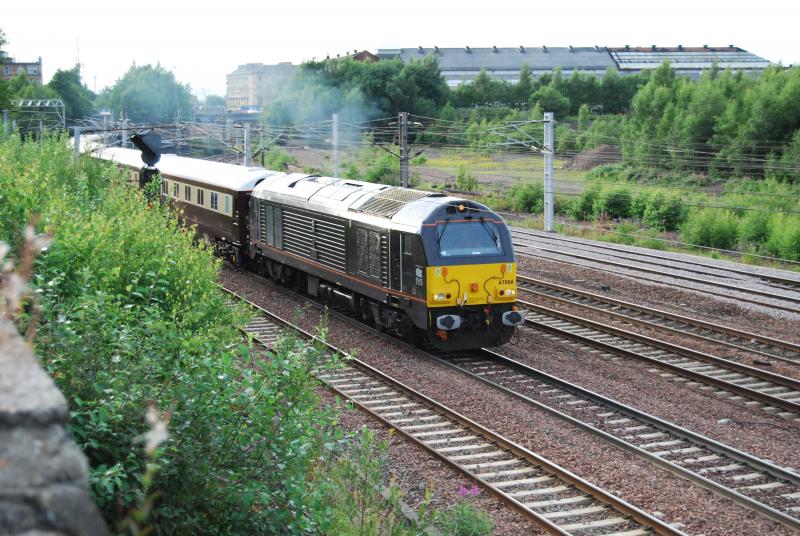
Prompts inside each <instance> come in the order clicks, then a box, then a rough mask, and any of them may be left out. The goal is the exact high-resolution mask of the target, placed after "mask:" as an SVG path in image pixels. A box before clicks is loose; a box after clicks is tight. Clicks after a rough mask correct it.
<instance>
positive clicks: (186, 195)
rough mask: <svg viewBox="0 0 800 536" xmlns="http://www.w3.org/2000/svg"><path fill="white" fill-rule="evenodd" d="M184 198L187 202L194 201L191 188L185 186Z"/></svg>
mask: <svg viewBox="0 0 800 536" xmlns="http://www.w3.org/2000/svg"><path fill="white" fill-rule="evenodd" d="M183 198H184V199H186V200H187V201H191V200H192V187H191V186H184V187H183Z"/></svg>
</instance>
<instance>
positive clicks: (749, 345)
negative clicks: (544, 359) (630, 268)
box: [517, 275, 800, 365]
mask: <svg viewBox="0 0 800 536" xmlns="http://www.w3.org/2000/svg"><path fill="white" fill-rule="evenodd" d="M520 283H521V284H520ZM526 285H532V286H535V287H540V288H544V289H546V290H551V291H554V292H558V293H560V294H562V295H561V296H559V295H554V294H551V293H549V292H542V291H538V290H535V289H533V288H530V287H527V286H526ZM517 286H518V288H519V289H521V290H524V291H526V292H531V293H534V294H538V295H540V296H544V297H546V298H547V299H550V300H554V301H558V302H560V303H564V304H569V305H574V306H577V307H582V308H586V309H590V310H593V311H597V312H601V313H603V314H606V315H609V316H613V317H615V318H618V319H621V320H624V321H625V322H633V323H636V324H639V325H643V326H647V327H654V328H658V329H663V330H666V331H670V332H671V333H675V334H678V335H683V336H686V335H688V336H691V337H695V338H698V339H701V340H704V341H709V342H713V343H716V344H722V345H724V346H728V347H730V348H736V349H738V350H743V351H746V352H751V353H756V354H759V355H762V356H765V357H769V358H774V359H778V360H781V361H785V362H787V363H792V364H795V365H798V364H800V344H795V343H793V342H789V341H784V340H780V339H774V338H772V337H767V336H765V335H759V334H756V333H751V332H747V331H742V330H738V329H734V328H730V327H727V326H723V325H720V324H712V323H710V322H705V321H703V320H699V319H696V318H690V317H687V316H682V315H678V314H675V313H670V312H667V311H664V310H661V309H654V308H651V307H646V306H644V305H638V304H634V303H630V302H625V301H622V300H617V299H614V298H610V297H608V296H603V295H600V294H595V293H591V292H587V291H584V290H580V289H576V288H572V287H567V286H563V285H558V284H555V283H550V282H547V281H541V280H538V279H534V278H531V277H527V276H524V275H517ZM563 295H568V296H569V295H573V296H576V297H578V298H584V299H587V300H591V301H594V302H595V303H600V304H601V305H602V304H605V305H608V306H611V307H614V308H617V310H614V309H607V308H605V307H601V306H596V305H594V304H587V303H583V302H581V301H577V300H573V299H570V298H569V297H564V296H563ZM620 309H623V310H629V311H633V312H638V313H641V314H644V315H649V316H651V317H654V318H660V319H664V320H667V321H671V322H676V323H678V324H680V326H681V327H680V328H676V327H672V326H669V325H667V324H662V323H658V322H652V321H649V320H647V319H643V318H640V317H636V316H634V315H632V314H626V313H625V312H620V311H619V310H620ZM687 328H699V329H701V330H705V331H706V332H711V333H715V334H718V335H717V337H711V336H709V335H703V334H701V333H695V332H693V331H691V330H687ZM724 336H728V337H733V338H735V339H737V342H733V341H730V340H727V339H726V338H724ZM760 347H766V348H767V349H768V350H770V351H768V350H767V349H762V348H760Z"/></svg>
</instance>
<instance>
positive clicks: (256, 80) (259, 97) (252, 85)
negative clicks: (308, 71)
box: [225, 63, 297, 113]
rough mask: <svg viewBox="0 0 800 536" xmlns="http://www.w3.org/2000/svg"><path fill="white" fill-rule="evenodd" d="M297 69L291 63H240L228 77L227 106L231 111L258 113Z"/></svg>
mask: <svg viewBox="0 0 800 536" xmlns="http://www.w3.org/2000/svg"><path fill="white" fill-rule="evenodd" d="M295 69H297V66H296V65H292V64H291V63H279V64H277V65H264V64H263V63H247V64H245V65H240V66H239V67H238V68H237V69H236V70H235V71H233V72H232V73H230V74H229V75H228V77H227V94H226V96H225V108H226V109H227V110H228V111H229V112H250V113H258V112H260V111H261V108H262V107H263V106H264V104H266V103H267V102H269V101H271V100H272V99H274V98H275V96H276V95H277V93H278V88H279V87H280V84H281V83H282V82H283V81H284V80H286V79H287V78H288V77H289V76H290V75H291V74H292V73H294V71H295Z"/></svg>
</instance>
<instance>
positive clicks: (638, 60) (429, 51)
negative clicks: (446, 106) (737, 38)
mask: <svg viewBox="0 0 800 536" xmlns="http://www.w3.org/2000/svg"><path fill="white" fill-rule="evenodd" d="M337 57H338V56H337ZM343 57H347V55H345V56H343ZM349 57H351V58H353V59H355V60H356V61H369V62H375V61H378V60H389V59H397V58H399V59H400V60H402V61H404V62H409V61H413V60H419V59H423V58H426V57H434V58H436V60H437V61H438V63H439V69H440V70H441V73H442V76H443V77H444V79H445V80H446V81H447V84H448V85H450V86H451V87H455V86H458V85H460V84H464V83H470V82H472V81H473V80H475V77H476V76H478V73H479V72H480V71H481V70H482V69H484V70H486V72H487V73H488V74H489V76H491V77H492V78H494V79H496V80H505V81H508V82H511V83H516V82H518V81H519V73H520V70H521V69H522V66H523V65H527V66H528V68H530V70H531V74H532V75H533V77H534V78H537V77H539V76H542V75H543V74H548V73H552V72H553V71H554V70H555V69H557V68H558V69H561V73H562V75H563V76H565V77H568V76H571V75H572V73H573V72H579V73H583V74H586V75H594V76H597V77H602V76H604V75H605V73H606V72H607V71H608V70H609V69H615V70H616V71H617V72H619V74H621V75H627V74H633V73H639V72H642V71H646V70H649V69H655V68H657V67H658V66H660V65H661V64H662V63H664V62H665V61H667V62H669V63H670V65H671V66H672V68H673V69H674V70H675V71H676V73H677V74H678V75H680V76H687V77H691V78H694V79H697V78H699V77H700V74H701V73H702V72H703V71H704V70H707V69H711V68H712V67H713V66H714V65H716V66H717V67H718V68H720V69H732V70H734V71H742V72H744V73H746V74H750V75H757V74H759V73H761V72H762V71H763V70H764V69H766V68H767V66H769V64H770V62H769V61H767V60H765V59H764V58H761V57H759V56H757V55H755V54H753V53H751V52H748V51H746V50H743V49H741V48H738V47H735V46H733V45H729V46H727V47H709V46H706V45H704V46H701V47H684V46H682V45H678V46H677V47H657V46H655V45H653V46H650V47H630V46H624V47H616V48H614V47H599V46H594V47H573V46H569V47H548V46H537V47H526V46H518V47H511V48H508V47H494V46H493V47H488V48H472V47H469V46H465V47H463V48H439V47H433V48H425V47H421V46H420V47H416V48H396V49H379V50H378V52H377V54H372V53H370V52H368V51H362V52H358V51H354V52H353V54H350V55H349ZM297 68H298V66H296V65H292V64H291V63H279V64H277V65H264V64H262V63H248V64H245V65H240V66H239V67H238V68H237V69H236V70H235V71H234V72H232V73H230V74H229V75H228V79H227V87H228V89H227V95H226V110H227V111H228V112H229V113H239V114H247V113H258V112H259V111H260V110H261V109H262V107H263V106H264V105H265V104H268V103H269V102H270V101H271V100H272V99H273V98H274V97H275V95H276V94H277V91H278V88H279V86H280V84H281V83H282V82H283V81H284V80H285V79H286V78H287V77H288V76H290V75H291V74H292V73H293V72H294V70H295V69H297Z"/></svg>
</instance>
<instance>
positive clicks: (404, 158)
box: [398, 112, 408, 188]
mask: <svg viewBox="0 0 800 536" xmlns="http://www.w3.org/2000/svg"><path fill="white" fill-rule="evenodd" d="M398 123H399V125H400V180H401V181H402V183H403V188H408V112H400V116H399V117H398Z"/></svg>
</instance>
